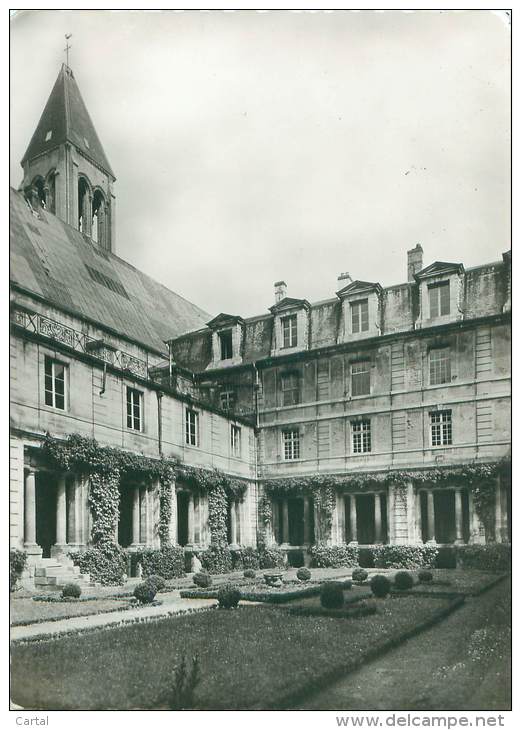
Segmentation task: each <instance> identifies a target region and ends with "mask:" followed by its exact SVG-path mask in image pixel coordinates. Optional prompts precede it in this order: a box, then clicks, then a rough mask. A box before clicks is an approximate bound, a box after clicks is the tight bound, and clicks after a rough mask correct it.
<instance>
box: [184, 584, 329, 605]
mask: <svg viewBox="0 0 521 730" xmlns="http://www.w3.org/2000/svg"><path fill="white" fill-rule="evenodd" d="M230 585H234V586H237V588H238V589H239V591H240V594H241V601H252V602H254V603H257V602H261V603H262V602H267V603H285V602H286V601H291V600H293V599H294V598H301V597H302V596H315V595H317V594H318V593H320V584H317V583H314V584H312V585H310V584H309V583H300V584H294V585H288V584H285V585H283V586H281V587H280V588H276V587H274V586H268V585H266V583H251V584H250V585H240V584H238V583H230ZM218 593H219V588H218V587H217V588H214V587H210V588H189V589H186V590H182V591H181V593H180V595H181V598H217V595H218Z"/></svg>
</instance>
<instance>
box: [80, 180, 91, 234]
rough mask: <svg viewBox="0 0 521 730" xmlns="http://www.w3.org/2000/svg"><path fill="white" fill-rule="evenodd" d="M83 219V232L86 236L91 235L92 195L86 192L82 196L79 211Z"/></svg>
mask: <svg viewBox="0 0 521 730" xmlns="http://www.w3.org/2000/svg"><path fill="white" fill-rule="evenodd" d="M81 215H82V219H83V231H82V233H84V234H85V235H86V236H90V235H92V195H91V194H90V192H89V191H88V190H87V191H86V193H85V195H84V196H83V208H82V211H81Z"/></svg>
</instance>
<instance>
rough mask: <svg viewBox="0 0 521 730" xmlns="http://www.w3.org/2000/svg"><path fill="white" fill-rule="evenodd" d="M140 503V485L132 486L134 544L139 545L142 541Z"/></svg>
mask: <svg viewBox="0 0 521 730" xmlns="http://www.w3.org/2000/svg"><path fill="white" fill-rule="evenodd" d="M139 511H140V505H139V487H132V545H139V542H140V537H141V535H140V528H141V520H140V514H139Z"/></svg>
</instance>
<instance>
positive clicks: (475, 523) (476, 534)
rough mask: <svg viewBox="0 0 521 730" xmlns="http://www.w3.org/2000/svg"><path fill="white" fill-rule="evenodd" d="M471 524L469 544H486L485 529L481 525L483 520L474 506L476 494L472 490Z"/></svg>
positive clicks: (470, 497) (470, 503)
mask: <svg viewBox="0 0 521 730" xmlns="http://www.w3.org/2000/svg"><path fill="white" fill-rule="evenodd" d="M469 523H470V538H469V542H470V543H471V544H474V545H484V544H485V529H484V527H483V525H482V524H481V520H480V519H479V517H478V514H477V512H476V507H475V504H474V493H473V491H472V489H469Z"/></svg>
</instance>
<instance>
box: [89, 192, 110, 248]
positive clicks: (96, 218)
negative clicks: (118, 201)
mask: <svg viewBox="0 0 521 730" xmlns="http://www.w3.org/2000/svg"><path fill="white" fill-rule="evenodd" d="M105 213H106V206H105V198H104V197H103V193H102V192H101V190H96V191H95V193H94V197H93V198H92V240H93V241H95V243H97V244H99V245H100V246H102V247H103V248H107V241H106V238H107V237H106V231H105Z"/></svg>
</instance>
